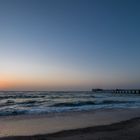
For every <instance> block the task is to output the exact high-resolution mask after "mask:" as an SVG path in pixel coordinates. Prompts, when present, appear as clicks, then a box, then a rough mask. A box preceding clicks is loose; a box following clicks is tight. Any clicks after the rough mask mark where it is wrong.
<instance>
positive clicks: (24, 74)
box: [0, 0, 140, 90]
mask: <svg viewBox="0 0 140 140" xmlns="http://www.w3.org/2000/svg"><path fill="white" fill-rule="evenodd" d="M139 53H140V2H139V0H1V1H0V57H1V59H0V64H1V65H0V69H1V71H0V77H1V79H0V83H1V85H3V86H1V87H0V88H1V89H12V90H29V89H30V90H89V89H90V88H93V87H101V88H139V87H140V62H139V60H140V56H139Z"/></svg>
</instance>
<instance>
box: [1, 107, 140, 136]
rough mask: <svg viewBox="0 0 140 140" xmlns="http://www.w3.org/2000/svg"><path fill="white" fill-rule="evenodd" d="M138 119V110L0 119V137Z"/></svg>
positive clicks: (35, 133)
mask: <svg viewBox="0 0 140 140" xmlns="http://www.w3.org/2000/svg"><path fill="white" fill-rule="evenodd" d="M137 117H140V109H101V110H94V111H84V112H66V113H54V114H48V115H29V116H27V115H26V116H25V115H24V116H7V117H1V118H0V137H1V138H2V137H11V136H33V135H46V134H47V135H51V134H52V135H53V134H54V133H57V132H61V131H69V130H75V129H83V128H88V127H96V126H103V125H111V124H114V123H118V122H121V121H126V120H130V119H132V118H137Z"/></svg>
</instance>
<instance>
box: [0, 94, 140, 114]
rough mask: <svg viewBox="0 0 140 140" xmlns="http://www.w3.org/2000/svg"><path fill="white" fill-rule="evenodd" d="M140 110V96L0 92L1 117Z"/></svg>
mask: <svg viewBox="0 0 140 140" xmlns="http://www.w3.org/2000/svg"><path fill="white" fill-rule="evenodd" d="M139 107H140V95H139V94H123V93H122V94H115V93H94V92H90V91H1V92H0V116H9V115H24V114H47V113H53V112H68V111H88V110H95V109H107V108H112V109H113V108H139Z"/></svg>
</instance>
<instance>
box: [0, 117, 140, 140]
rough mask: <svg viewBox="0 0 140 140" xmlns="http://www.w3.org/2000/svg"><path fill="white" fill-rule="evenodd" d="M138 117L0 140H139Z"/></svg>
mask: <svg viewBox="0 0 140 140" xmlns="http://www.w3.org/2000/svg"><path fill="white" fill-rule="evenodd" d="M139 130H140V117H138V118H132V119H129V120H125V121H121V122H117V123H113V124H109V125H99V126H94V127H86V128H79V129H73V130H63V131H60V132H56V133H52V134H43V135H33V136H9V137H2V138H0V140H91V139H92V140H108V139H109V140H118V139H119V140H139V138H140V133H139Z"/></svg>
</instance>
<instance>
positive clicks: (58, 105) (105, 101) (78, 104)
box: [50, 100, 135, 107]
mask: <svg viewBox="0 0 140 140" xmlns="http://www.w3.org/2000/svg"><path fill="white" fill-rule="evenodd" d="M123 103H135V102H133V101H112V100H104V101H101V102H96V101H85V102H83V101H79V102H65V103H56V104H53V105H51V106H50V107H76V106H85V105H104V104H123Z"/></svg>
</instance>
